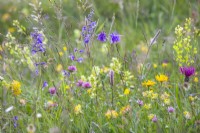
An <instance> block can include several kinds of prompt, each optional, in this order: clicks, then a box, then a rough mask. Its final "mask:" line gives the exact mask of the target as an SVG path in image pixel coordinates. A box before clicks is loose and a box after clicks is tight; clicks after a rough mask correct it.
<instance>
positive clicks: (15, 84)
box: [11, 80, 22, 96]
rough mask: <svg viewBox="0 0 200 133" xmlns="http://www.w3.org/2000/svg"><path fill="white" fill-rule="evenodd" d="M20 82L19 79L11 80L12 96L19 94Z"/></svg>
mask: <svg viewBox="0 0 200 133" xmlns="http://www.w3.org/2000/svg"><path fill="white" fill-rule="evenodd" d="M20 87H21V84H20V82H19V81H16V80H13V82H12V83H11V89H12V93H13V95H14V96H18V95H20V94H21V92H22V91H21V89H20Z"/></svg>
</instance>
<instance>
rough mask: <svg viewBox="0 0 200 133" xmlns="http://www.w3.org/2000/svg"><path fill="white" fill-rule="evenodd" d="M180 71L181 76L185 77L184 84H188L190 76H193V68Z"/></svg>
mask: <svg viewBox="0 0 200 133" xmlns="http://www.w3.org/2000/svg"><path fill="white" fill-rule="evenodd" d="M180 71H181V73H182V74H184V75H185V82H189V78H190V76H192V75H194V74H195V68H194V67H192V66H191V67H180Z"/></svg>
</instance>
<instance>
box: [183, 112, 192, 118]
mask: <svg viewBox="0 0 200 133" xmlns="http://www.w3.org/2000/svg"><path fill="white" fill-rule="evenodd" d="M183 114H184V116H185V118H186V119H191V114H190V112H188V111H184V112H183Z"/></svg>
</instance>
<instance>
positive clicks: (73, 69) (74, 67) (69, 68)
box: [68, 66, 77, 72]
mask: <svg viewBox="0 0 200 133" xmlns="http://www.w3.org/2000/svg"><path fill="white" fill-rule="evenodd" d="M68 70H69V71H70V72H75V71H77V69H76V66H68Z"/></svg>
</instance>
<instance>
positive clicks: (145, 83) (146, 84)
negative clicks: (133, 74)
mask: <svg viewBox="0 0 200 133" xmlns="http://www.w3.org/2000/svg"><path fill="white" fill-rule="evenodd" d="M155 84H156V82H154V81H152V80H148V81H144V82H143V83H142V85H143V86H146V87H151V86H154V85H155Z"/></svg>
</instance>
